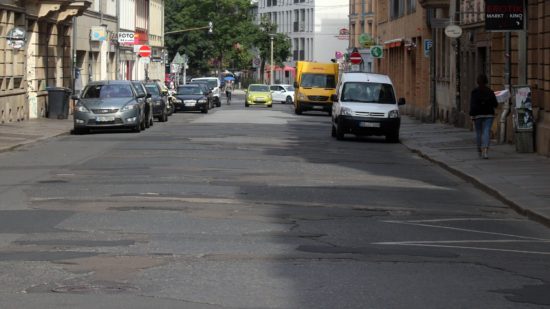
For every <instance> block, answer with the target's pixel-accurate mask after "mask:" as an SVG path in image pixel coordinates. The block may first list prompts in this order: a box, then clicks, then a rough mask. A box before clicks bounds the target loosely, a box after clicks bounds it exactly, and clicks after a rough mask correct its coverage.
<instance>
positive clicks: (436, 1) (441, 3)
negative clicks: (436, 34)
mask: <svg viewBox="0 0 550 309" xmlns="http://www.w3.org/2000/svg"><path fill="white" fill-rule="evenodd" d="M418 3H419V4H420V5H421V6H422V7H423V8H425V9H437V8H447V7H449V5H450V4H451V1H450V0H418Z"/></svg>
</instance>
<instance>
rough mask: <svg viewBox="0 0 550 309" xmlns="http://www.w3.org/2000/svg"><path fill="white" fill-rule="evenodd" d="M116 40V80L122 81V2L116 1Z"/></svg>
mask: <svg viewBox="0 0 550 309" xmlns="http://www.w3.org/2000/svg"><path fill="white" fill-rule="evenodd" d="M116 17H117V21H116V39H117V45H116V55H115V58H116V59H115V67H116V78H115V79H122V78H121V76H120V43H119V42H118V33H119V32H120V0H116Z"/></svg>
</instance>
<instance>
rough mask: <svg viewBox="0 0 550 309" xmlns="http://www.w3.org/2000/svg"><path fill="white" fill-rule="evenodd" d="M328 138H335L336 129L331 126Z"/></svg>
mask: <svg viewBox="0 0 550 309" xmlns="http://www.w3.org/2000/svg"><path fill="white" fill-rule="evenodd" d="M330 136H332V137H336V127H335V126H334V125H332V131H331V132H330Z"/></svg>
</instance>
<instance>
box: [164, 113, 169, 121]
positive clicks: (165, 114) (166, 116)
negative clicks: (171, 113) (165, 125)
mask: <svg viewBox="0 0 550 309" xmlns="http://www.w3.org/2000/svg"><path fill="white" fill-rule="evenodd" d="M166 121H168V113H167V112H165V113H164V122H166Z"/></svg>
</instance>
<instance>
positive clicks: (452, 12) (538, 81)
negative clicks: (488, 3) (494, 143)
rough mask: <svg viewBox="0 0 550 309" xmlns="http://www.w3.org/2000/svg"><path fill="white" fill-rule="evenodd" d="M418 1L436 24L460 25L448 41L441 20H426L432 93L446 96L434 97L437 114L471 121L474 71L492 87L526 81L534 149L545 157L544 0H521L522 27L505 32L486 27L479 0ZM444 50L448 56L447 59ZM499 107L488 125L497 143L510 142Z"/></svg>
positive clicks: (508, 122) (508, 120)
mask: <svg viewBox="0 0 550 309" xmlns="http://www.w3.org/2000/svg"><path fill="white" fill-rule="evenodd" d="M419 4H420V5H421V6H422V7H424V8H425V9H427V10H430V11H431V14H432V16H433V18H432V20H435V21H437V22H438V23H439V24H440V23H441V21H443V22H445V21H446V22H447V24H448V23H451V22H454V23H456V24H459V25H460V26H461V28H462V35H461V36H460V37H459V38H458V39H457V40H451V39H449V38H448V37H445V35H444V33H443V30H442V28H443V27H441V25H439V27H438V25H437V24H432V28H434V30H433V31H434V32H435V33H436V36H435V37H434V50H435V53H436V55H439V56H436V57H435V59H434V62H433V63H432V65H431V67H432V70H433V71H434V74H435V80H436V82H437V90H438V91H437V92H438V93H443V94H446V95H445V96H447V97H439V98H438V99H437V101H436V107H437V109H438V110H439V112H438V114H439V115H438V117H437V119H438V120H443V121H445V120H448V121H449V122H451V123H453V124H455V125H457V126H465V127H469V126H470V125H471V124H470V121H469V119H468V116H467V115H468V112H469V101H468V100H469V95H470V92H471V90H472V89H473V88H474V87H475V83H474V81H475V77H476V76H477V75H478V74H480V73H484V74H486V75H488V77H489V83H490V84H491V87H492V88H493V89H494V90H502V89H504V88H506V87H511V88H512V89H513V88H514V86H516V85H521V86H528V87H529V88H530V90H531V100H532V105H533V116H534V122H535V123H534V130H533V132H534V134H535V136H534V139H535V143H534V145H535V151H536V152H538V153H539V154H542V155H546V156H550V77H549V76H550V75H549V74H548V70H547V68H548V67H550V45H548V44H547V42H548V41H549V34H548V33H549V31H550V26H549V25H550V16H549V15H548V14H547V13H545V12H549V11H550V3H549V2H548V1H540V0H526V1H525V2H524V4H525V5H526V6H525V8H524V9H525V12H526V13H527V18H528V19H527V20H526V21H524V23H525V27H524V30H521V29H520V30H514V31H508V32H502V31H495V32H493V31H487V29H486V24H485V18H484V17H485V1H483V0H419ZM514 5H515V4H514ZM507 9H509V7H507ZM443 26H444V25H443ZM446 55H451V59H449V58H447V57H448V56H446ZM452 55H454V57H453V56H452ZM454 59H459V61H455V60H454ZM457 64H458V66H457ZM545 68H546V70H545ZM457 73H458V74H457ZM454 76H457V77H458V78H454ZM446 79H447V80H446ZM445 83H447V84H448V85H445ZM457 88H458V89H459V93H460V96H457V97H455V95H454V94H456V92H455V91H454V90H455V89H457ZM451 93H452V94H453V95H452V96H450V94H451ZM512 102H513V101H512ZM505 107H506V106H505V105H500V106H499V108H498V110H497V115H498V117H497V119H498V120H497V121H495V122H494V124H493V130H492V131H493V137H494V138H496V139H498V140H499V141H500V142H508V143H516V142H517V141H516V131H515V128H514V124H513V117H512V114H513V111H512V113H510V114H507V113H503V111H504V112H505V111H506V108H505ZM446 108H450V109H455V110H456V113H457V116H458V117H456V118H455V119H452V117H442V116H444V115H446V114H447V112H446V111H445V109H446ZM501 116H502V117H501ZM445 118H451V119H445Z"/></svg>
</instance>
